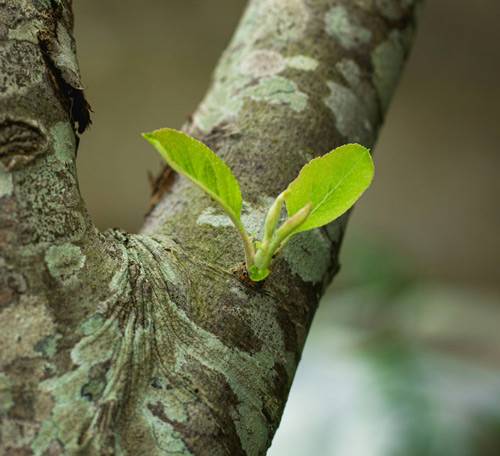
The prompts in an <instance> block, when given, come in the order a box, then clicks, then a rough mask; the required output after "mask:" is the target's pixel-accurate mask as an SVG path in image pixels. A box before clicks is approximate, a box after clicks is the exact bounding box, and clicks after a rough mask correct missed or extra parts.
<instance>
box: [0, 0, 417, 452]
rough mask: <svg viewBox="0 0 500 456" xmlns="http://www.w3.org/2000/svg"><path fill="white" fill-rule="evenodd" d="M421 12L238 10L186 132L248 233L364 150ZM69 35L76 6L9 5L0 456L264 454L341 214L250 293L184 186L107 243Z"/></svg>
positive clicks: (358, 1)
mask: <svg viewBox="0 0 500 456" xmlns="http://www.w3.org/2000/svg"><path fill="white" fill-rule="evenodd" d="M415 3H416V2H413V1H412V0H389V1H388V0H383V1H382V0H379V1H377V0H352V1H347V0H343V1H341V0H338V1H335V0H314V1H313V0H286V1H285V0H253V1H251V2H250V3H249V6H248V8H247V11H246V13H245V15H244V17H243V19H242V22H241V24H240V25H239V27H238V30H237V32H236V34H235V36H234V38H233V40H232V42H231V44H230V45H229V47H228V49H227V50H226V51H225V53H224V55H223V57H222V60H221V62H220V63H219V65H218V67H217V70H216V72H215V76H214V82H213V85H212V87H211V89H210V90H209V92H208V94H207V96H206V98H205V100H204V101H203V102H202V103H201V105H200V107H199V109H198V110H197V111H196V113H195V115H194V116H193V118H192V120H191V121H190V122H189V123H188V124H187V125H186V126H185V129H186V130H187V131H188V132H189V133H191V134H192V135H194V136H196V137H198V138H199V139H201V140H203V141H204V142H206V143H207V144H209V145H210V146H211V147H212V148H213V149H214V150H216V151H217V153H218V154H220V156H222V157H223V158H224V159H225V160H226V161H227V162H228V164H229V165H230V166H231V168H232V169H233V170H234V172H235V173H236V175H237V177H238V178H239V179H240V181H241V183H242V188H243V193H244V199H245V206H244V216H243V219H244V223H245V225H246V226H247V228H248V230H249V231H250V232H251V233H252V234H254V235H258V234H259V230H260V226H261V222H262V218H263V217H264V214H265V211H266V209H267V207H268V206H269V203H270V200H271V199H272V198H273V197H275V196H276V195H277V194H278V193H279V192H280V191H281V190H283V189H284V188H285V187H286V186H287V184H288V183H289V182H290V181H291V180H292V179H293V178H294V177H295V176H296V174H297V172H298V170H299V169H300V168H301V166H302V165H303V164H304V163H306V162H307V161H308V160H310V159H311V158H312V157H314V156H316V155H319V154H322V153H325V152H327V151H329V150H331V149H332V148H334V147H335V146H338V145H340V144H343V143H345V142H353V141H356V142H361V143H363V144H364V145H366V146H369V147H371V146H373V143H374V141H375V139H376V136H377V131H378V129H379V128H380V125H381V122H382V119H383V115H384V111H385V109H386V107H387V105H388V102H389V99H390V96H391V93H392V91H393V89H394V87H395V85H396V83H397V79H398V77H399V74H400V72H401V69H402V65H403V61H404V58H405V56H406V54H407V52H408V49H409V45H410V42H411V36H412V33H413V30H414V25H415V19H414V18H415V10H416V8H417V6H418V5H416V4H415ZM72 21H73V19H72V13H71V2H70V0H19V1H16V2H0V209H1V212H0V420H1V434H0V453H1V454H6V455H9V454H12V455H14V454H16V455H17V454H23V455H24V454H26V455H28V454H35V455H57V454H90V455H95V454H117V455H120V454H123V455H139V454H147V455H156V454H157V455H160V454H161V455H164V454H186V455H189V454H192V455H238V454H242V455H259V454H264V453H265V452H266V449H267V448H268V447H269V445H270V442H271V439H272V437H273V434H274V432H275V430H276V428H277V426H278V423H279V420H280V417H281V414H282V411H283V407H284V405H285V402H286V398H287V395H288V391H289V387H290V384H291V382H292V379H293V375H294V372H295V369H296V366H297V363H298V361H299V359H300V354H301V351H302V347H303V345H304V341H305V338H306V336H307V331H308V328H309V325H310V322H311V319H312V317H313V314H314V311H315V308H316V306H317V304H318V300H319V298H320V296H321V294H322V291H323V289H324V288H325V286H326V285H327V284H328V283H329V282H330V280H331V279H332V277H333V275H334V274H335V272H336V271H337V269H338V253H339V248H340V244H341V240H342V235H343V231H344V228H345V222H346V218H345V217H344V218H342V219H341V220H339V221H337V222H335V223H334V224H332V225H331V226H328V227H326V228H324V229H321V230H316V231H314V232H311V233H304V234H302V235H300V236H297V238H296V239H295V240H294V241H292V242H291V243H290V245H289V246H288V247H287V248H286V249H285V250H284V251H283V253H282V254H281V255H280V256H279V257H278V258H277V259H276V261H275V263H274V264H273V272H272V274H271V276H270V277H269V279H267V280H266V281H265V283H264V284H263V285H261V286H258V287H257V286H251V285H249V284H248V282H247V281H245V280H242V278H241V277H240V276H239V275H238V273H237V272H236V273H235V271H238V270H240V269H241V268H240V266H241V264H242V262H243V258H244V257H243V251H242V247H241V243H240V241H239V239H238V236H237V233H236V232H235V230H234V228H233V227H232V226H231V225H230V223H229V222H228V219H227V218H226V217H225V216H224V215H223V214H222V213H221V212H220V210H219V208H217V207H216V206H215V205H214V203H213V202H212V201H211V200H210V199H208V198H207V197H206V196H205V195H204V194H202V192H200V191H199V190H198V189H197V188H194V187H193V186H192V185H190V184H189V183H188V182H187V181H186V180H183V179H180V178H178V177H174V182H173V183H172V182H170V179H169V183H168V188H169V191H168V192H166V193H163V192H162V188H164V187H165V186H164V185H162V182H165V181H167V179H161V178H160V179H159V181H158V185H157V192H158V193H157V194H156V195H155V199H154V200H155V202H156V206H155V207H154V209H153V211H152V212H151V213H150V215H149V216H148V219H147V221H146V223H145V226H144V228H143V231H142V233H140V234H138V235H131V234H127V233H124V232H121V231H119V230H113V231H107V232H104V233H101V232H99V231H98V230H97V229H96V228H95V227H94V225H93V224H92V222H91V220H90V218H89V216H88V214H87V212H86V209H85V206H84V203H83V201H82V199H81V197H80V193H79V190H78V182H77V178H76V169H75V156H76V149H77V143H78V141H77V136H78V134H79V133H82V132H83V130H84V129H85V126H86V125H87V124H88V122H89V114H88V105H87V103H86V101H85V98H84V94H83V90H82V84H81V82H80V76H79V71H78V65H77V61H76V54H75V46H74V41H73V38H72ZM166 173H167V172H166ZM165 175H166V174H165Z"/></svg>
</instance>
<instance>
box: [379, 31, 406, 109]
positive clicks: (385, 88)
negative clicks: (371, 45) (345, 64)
mask: <svg viewBox="0 0 500 456" xmlns="http://www.w3.org/2000/svg"><path fill="white" fill-rule="evenodd" d="M404 59H405V50H404V47H403V44H402V41H401V34H400V32H398V31H397V30H395V31H393V32H391V34H390V35H389V38H388V39H387V40H386V41H384V42H382V43H381V44H379V45H378V46H377V47H376V48H375V49H374V51H373V52H372V64H373V69H374V74H373V84H374V85H375V88H376V89H377V93H378V95H379V98H380V101H381V103H382V107H383V109H384V111H385V110H386V109H387V108H388V106H389V102H390V101H391V97H392V94H393V92H394V89H395V88H396V85H397V83H398V81H399V77H400V75H401V70H402V68H403V63H404Z"/></svg>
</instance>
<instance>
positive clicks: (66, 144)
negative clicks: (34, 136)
mask: <svg viewBox="0 0 500 456" xmlns="http://www.w3.org/2000/svg"><path fill="white" fill-rule="evenodd" d="M50 134H51V136H52V140H53V147H54V151H55V154H56V157H57V159H58V160H60V161H61V162H63V163H72V162H73V160H74V159H75V134H74V131H73V128H72V127H71V125H70V123H69V122H57V123H56V124H55V125H54V126H53V127H52V128H51V129H50Z"/></svg>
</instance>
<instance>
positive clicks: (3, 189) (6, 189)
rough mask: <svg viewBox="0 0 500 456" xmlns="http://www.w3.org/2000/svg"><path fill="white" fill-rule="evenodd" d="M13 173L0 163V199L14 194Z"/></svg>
mask: <svg viewBox="0 0 500 456" xmlns="http://www.w3.org/2000/svg"><path fill="white" fill-rule="evenodd" d="M12 190H13V185H12V174H11V173H9V172H8V171H7V170H6V169H5V167H4V166H3V164H2V163H0V199H1V198H3V197H4V196H10V195H11V194H12Z"/></svg>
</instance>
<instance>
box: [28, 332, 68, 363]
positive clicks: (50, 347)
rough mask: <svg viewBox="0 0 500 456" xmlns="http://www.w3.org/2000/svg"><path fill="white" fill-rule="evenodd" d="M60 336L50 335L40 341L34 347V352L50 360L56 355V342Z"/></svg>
mask: <svg viewBox="0 0 500 456" xmlns="http://www.w3.org/2000/svg"><path fill="white" fill-rule="evenodd" d="M61 337H62V336H61V334H51V335H50V336H46V337H44V338H42V339H40V340H39V341H38V342H37V343H36V345H35V347H34V348H35V351H36V352H38V353H40V354H41V355H42V356H44V357H46V358H52V357H53V356H54V355H55V354H56V353H57V341H58V340H59V339H60V338H61Z"/></svg>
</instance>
